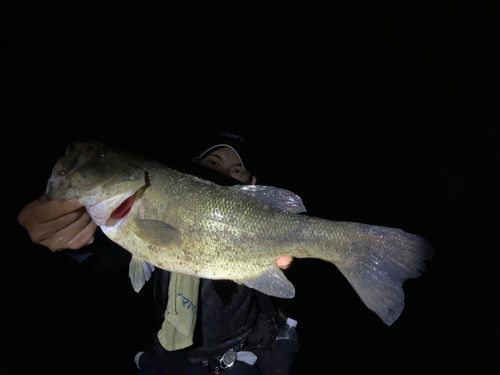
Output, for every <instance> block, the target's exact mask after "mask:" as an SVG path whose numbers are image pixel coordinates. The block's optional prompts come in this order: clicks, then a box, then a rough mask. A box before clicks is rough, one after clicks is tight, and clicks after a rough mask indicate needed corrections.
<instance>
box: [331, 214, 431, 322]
mask: <svg viewBox="0 0 500 375" xmlns="http://www.w3.org/2000/svg"><path fill="white" fill-rule="evenodd" d="M352 224H354V223H352ZM351 228H352V229H351V230H350V231H349V232H351V233H350V236H349V237H351V236H352V237H351V238H353V241H352V243H351V245H350V249H349V251H348V252H347V253H350V254H351V255H352V256H350V257H348V258H347V259H345V260H344V261H340V262H338V261H336V262H335V264H336V266H337V267H338V268H339V270H340V271H341V272H342V274H343V275H344V276H345V277H346V278H347V280H348V281H349V283H350V284H351V285H352V287H353V288H354V289H355V290H356V292H357V293H358V295H359V297H360V298H361V300H362V301H363V303H364V304H365V305H366V306H367V307H368V308H369V309H370V310H372V311H373V312H375V313H376V314H377V315H378V316H379V317H380V318H381V319H382V320H383V322H384V323H385V324H387V325H389V326H390V325H391V324H392V323H394V322H395V321H396V320H397V319H398V318H399V316H400V315H401V312H402V311H403V308H404V293H403V288H402V285H403V282H404V281H405V280H407V279H409V278H416V277H419V276H420V275H421V272H422V271H424V270H425V263H424V261H425V260H429V259H431V258H432V256H433V254H434V250H433V249H432V247H431V246H430V244H429V243H428V242H427V241H426V240H425V239H424V238H422V237H420V236H417V235H413V234H410V233H406V232H404V231H403V230H401V229H396V228H386V227H380V226H372V225H365V224H354V225H353V226H352V227H351ZM352 231H354V233H352Z"/></svg>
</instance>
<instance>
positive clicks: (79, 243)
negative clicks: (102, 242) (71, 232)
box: [66, 220, 97, 250]
mask: <svg viewBox="0 0 500 375" xmlns="http://www.w3.org/2000/svg"><path fill="white" fill-rule="evenodd" d="M96 229H97V224H96V223H95V222H94V220H91V221H90V223H88V225H87V226H86V227H85V229H84V230H82V231H81V232H80V233H78V234H77V235H76V236H75V237H73V239H72V240H71V241H69V242H68V243H67V245H66V248H67V249H72V250H76V249H80V248H82V247H84V246H87V245H90V244H91V243H92V242H94V232H95V230H96Z"/></svg>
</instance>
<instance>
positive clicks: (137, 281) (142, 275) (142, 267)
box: [128, 256, 155, 293]
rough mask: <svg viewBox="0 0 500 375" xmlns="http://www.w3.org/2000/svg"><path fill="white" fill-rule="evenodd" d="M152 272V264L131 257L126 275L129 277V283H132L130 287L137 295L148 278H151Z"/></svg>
mask: <svg viewBox="0 0 500 375" xmlns="http://www.w3.org/2000/svg"><path fill="white" fill-rule="evenodd" d="M154 270H155V266H153V265H152V264H149V263H148V262H146V261H144V260H142V259H141V258H137V257H135V256H132V260H131V261H130V267H129V270H128V275H129V277H130V281H131V282H132V287H133V288H134V290H135V291H136V292H137V293H139V291H140V290H141V288H142V287H143V286H144V284H145V283H146V281H148V280H149V278H150V277H151V273H152V272H153V271H154Z"/></svg>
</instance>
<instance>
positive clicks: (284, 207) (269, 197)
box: [233, 185, 306, 214]
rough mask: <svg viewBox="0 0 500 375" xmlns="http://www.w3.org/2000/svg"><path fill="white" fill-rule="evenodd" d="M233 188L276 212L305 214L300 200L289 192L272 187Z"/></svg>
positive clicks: (244, 186)
mask: <svg viewBox="0 0 500 375" xmlns="http://www.w3.org/2000/svg"><path fill="white" fill-rule="evenodd" d="M233 187H234V188H236V189H238V190H240V191H242V192H243V193H245V194H247V195H250V196H251V197H255V198H257V199H259V200H261V201H262V202H265V203H267V204H268V205H270V206H271V207H273V208H274V209H275V210H277V211H283V212H290V213H293V214H298V213H300V212H306V208H305V207H304V204H303V203H302V199H300V197H299V196H298V195H297V194H295V193H292V192H291V191H288V190H285V189H280V188H277V187H273V186H263V185H236V186H233Z"/></svg>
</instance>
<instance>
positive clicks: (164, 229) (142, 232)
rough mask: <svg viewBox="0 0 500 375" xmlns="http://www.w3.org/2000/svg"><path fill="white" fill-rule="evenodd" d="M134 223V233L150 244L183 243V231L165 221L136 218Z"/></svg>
mask: <svg viewBox="0 0 500 375" xmlns="http://www.w3.org/2000/svg"><path fill="white" fill-rule="evenodd" d="M134 223H135V225H136V226H137V228H136V230H135V231H134V234H135V235H136V236H137V237H139V238H140V239H141V240H143V241H144V242H146V243H148V244H151V245H154V246H160V247H164V246H169V245H178V244H180V243H181V232H180V231H178V230H177V229H175V228H174V227H173V226H171V225H169V224H167V223H165V222H163V221H159V220H150V219H134Z"/></svg>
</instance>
